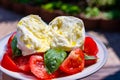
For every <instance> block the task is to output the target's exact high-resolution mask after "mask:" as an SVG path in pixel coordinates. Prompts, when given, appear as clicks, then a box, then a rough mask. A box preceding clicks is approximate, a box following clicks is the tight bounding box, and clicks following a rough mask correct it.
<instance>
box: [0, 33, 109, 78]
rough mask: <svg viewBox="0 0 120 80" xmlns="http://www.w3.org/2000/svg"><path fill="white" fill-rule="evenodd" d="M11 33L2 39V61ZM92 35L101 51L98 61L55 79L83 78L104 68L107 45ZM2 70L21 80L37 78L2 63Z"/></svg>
mask: <svg viewBox="0 0 120 80" xmlns="http://www.w3.org/2000/svg"><path fill="white" fill-rule="evenodd" d="M11 34H12V33H11ZM11 34H9V35H7V36H6V37H4V38H3V39H1V40H0V61H1V60H2V57H3V55H4V53H5V49H6V44H7V41H8V39H9V37H10V36H11ZM86 36H90V35H88V34H87V35H86ZM90 37H92V38H93V39H94V40H95V41H96V43H97V46H98V49H99V52H98V55H97V56H98V61H97V63H96V64H94V65H92V66H89V67H87V68H85V69H84V70H83V71H82V72H80V73H77V74H74V75H71V76H66V77H61V78H55V80H75V79H81V78H84V77H86V76H89V75H91V74H93V73H94V72H96V71H98V70H99V69H100V68H102V66H103V65H104V64H105V62H106V60H107V57H108V54H107V50H106V47H105V46H104V45H103V43H101V42H100V41H99V40H97V39H96V38H95V37H93V36H90ZM0 70H1V71H2V72H4V73H5V74H7V75H9V76H11V77H13V78H16V79H21V80H33V79H35V77H33V76H29V75H26V74H23V73H20V72H12V71H9V70H7V69H5V68H3V67H2V66H1V65H0Z"/></svg>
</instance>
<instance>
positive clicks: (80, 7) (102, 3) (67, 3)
mask: <svg viewBox="0 0 120 80" xmlns="http://www.w3.org/2000/svg"><path fill="white" fill-rule="evenodd" d="M12 1H13V2H17V3H22V4H29V5H31V6H39V7H42V8H43V9H46V10H48V11H54V10H61V11H63V12H64V13H67V14H70V15H77V14H80V13H84V14H85V16H86V17H87V18H90V17H95V16H98V15H99V13H100V12H104V13H103V15H104V16H105V17H106V18H107V19H120V0H12ZM114 9H116V10H114Z"/></svg>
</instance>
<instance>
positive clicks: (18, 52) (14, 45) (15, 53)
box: [11, 36, 22, 58]
mask: <svg viewBox="0 0 120 80" xmlns="http://www.w3.org/2000/svg"><path fill="white" fill-rule="evenodd" d="M11 47H12V53H13V58H14V57H17V56H21V55H22V54H21V53H22V52H21V50H20V49H18V48H17V38H16V36H14V38H13V40H12V42H11Z"/></svg>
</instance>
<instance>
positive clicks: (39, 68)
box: [30, 55, 56, 79]
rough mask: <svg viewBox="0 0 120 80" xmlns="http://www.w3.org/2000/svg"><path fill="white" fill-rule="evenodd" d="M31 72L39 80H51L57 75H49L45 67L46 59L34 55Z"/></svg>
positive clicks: (31, 60) (31, 58) (31, 59)
mask: <svg viewBox="0 0 120 80" xmlns="http://www.w3.org/2000/svg"><path fill="white" fill-rule="evenodd" d="M30 68H31V72H32V73H33V74H34V75H35V76H36V77H37V78H39V79H51V78H54V77H55V76H56V74H54V73H53V74H48V73H47V71H46V68H45V66H44V59H43V56H41V55H32V56H31V57H30Z"/></svg>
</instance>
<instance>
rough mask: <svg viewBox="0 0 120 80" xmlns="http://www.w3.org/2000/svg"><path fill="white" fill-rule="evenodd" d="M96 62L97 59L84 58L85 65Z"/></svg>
mask: <svg viewBox="0 0 120 80" xmlns="http://www.w3.org/2000/svg"><path fill="white" fill-rule="evenodd" d="M96 62H97V59H91V60H85V67H88V66H90V65H93V64H95V63H96Z"/></svg>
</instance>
